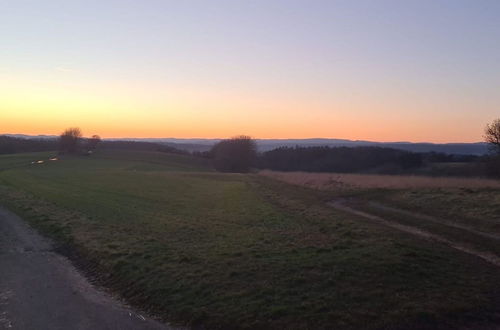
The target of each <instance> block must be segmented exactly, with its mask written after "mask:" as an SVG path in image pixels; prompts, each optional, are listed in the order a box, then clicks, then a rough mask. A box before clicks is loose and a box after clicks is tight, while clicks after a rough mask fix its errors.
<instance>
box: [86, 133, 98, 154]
mask: <svg viewBox="0 0 500 330" xmlns="http://www.w3.org/2000/svg"><path fill="white" fill-rule="evenodd" d="M99 142H101V137H100V136H99V135H92V137H91V138H90V139H88V140H87V151H88V152H92V151H93V150H95V148H96V147H97V145H98V144H99Z"/></svg>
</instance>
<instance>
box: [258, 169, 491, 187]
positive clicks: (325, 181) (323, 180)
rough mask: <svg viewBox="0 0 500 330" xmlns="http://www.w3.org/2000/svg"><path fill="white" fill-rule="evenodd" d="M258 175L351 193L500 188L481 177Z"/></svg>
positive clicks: (266, 173) (303, 173)
mask: <svg viewBox="0 0 500 330" xmlns="http://www.w3.org/2000/svg"><path fill="white" fill-rule="evenodd" d="M259 174H261V175H264V176H267V177H271V178H274V179H278V180H281V181H284V182H287V183H291V184H295V185H300V186H306V187H309V188H315V189H321V190H350V189H355V188H387V189H417V188H500V180H494V179H480V178H455V177H427V176H413V175H375V174H350V173H311V172H276V171H268V170H265V171H261V172H259Z"/></svg>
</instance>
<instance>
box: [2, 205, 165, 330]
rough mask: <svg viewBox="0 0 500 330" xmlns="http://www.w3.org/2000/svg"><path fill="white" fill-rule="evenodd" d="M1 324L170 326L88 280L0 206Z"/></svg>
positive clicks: (96, 328)
mask: <svg viewBox="0 0 500 330" xmlns="http://www.w3.org/2000/svg"><path fill="white" fill-rule="evenodd" d="M0 329H23V330H24V329H26V330H31V329H33V330H43V329H47V330H48V329H50V330H57V329H65V330H66V329H93V330H100V329H120V330H126V329H137V330H142V329H151V330H159V329H163V330H165V329H173V328H171V327H169V326H166V325H164V324H161V323H159V322H157V321H155V320H152V319H148V318H147V317H145V316H142V315H141V314H140V313H138V312H135V311H134V310H132V309H131V308H130V307H127V306H125V305H124V304H123V303H121V302H119V301H117V300H116V299H113V298H112V297H111V296H110V295H109V294H107V293H105V292H102V291H100V290H98V289H96V288H95V287H94V286H92V285H91V284H90V283H89V282H88V281H87V280H86V279H85V277H83V276H82V275H81V274H80V273H79V272H78V271H77V270H76V269H75V267H74V266H73V265H72V264H71V262H70V261H69V260H68V259H66V258H64V257H63V256H61V255H59V254H57V253H56V252H54V251H53V249H52V245H51V243H50V241H49V240H47V239H45V238H43V237H41V236H40V235H39V234H37V233H36V232H35V231H34V230H33V229H31V228H30V227H29V226H28V225H26V224H25V223H24V222H23V220H22V219H20V218H19V217H18V216H16V215H15V214H13V213H11V212H9V211H8V210H6V209H4V208H1V207H0Z"/></svg>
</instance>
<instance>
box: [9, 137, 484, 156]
mask: <svg viewBox="0 0 500 330" xmlns="http://www.w3.org/2000/svg"><path fill="white" fill-rule="evenodd" d="M0 135H5V136H10V137H17V138H25V139H54V138H57V137H58V136H57V135H26V134H0ZM104 140H109V141H142V142H154V143H160V144H167V145H171V146H174V147H176V148H179V149H183V150H187V151H207V150H209V149H210V148H211V147H212V146H213V145H214V144H216V143H217V142H219V141H221V140H222V138H218V139H203V138H172V137H170V138H107V139H104ZM255 141H256V143H257V147H258V150H259V151H261V152H264V151H269V150H272V149H275V148H279V147H295V146H300V147H313V146H314V147H316V146H329V147H360V146H377V147H386V148H394V149H401V150H407V151H413V152H442V153H447V154H457V155H483V154H486V153H487V152H488V147H487V144H486V143H484V142H476V143H428V142H418V143H412V142H404V141H401V142H376V141H360V140H347V139H329V138H310V139H256V140H255Z"/></svg>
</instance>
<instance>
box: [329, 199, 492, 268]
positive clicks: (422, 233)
mask: <svg viewBox="0 0 500 330" xmlns="http://www.w3.org/2000/svg"><path fill="white" fill-rule="evenodd" d="M328 205H330V206H332V207H334V208H336V209H338V210H341V211H344V212H347V213H351V214H355V215H358V216H361V217H363V218H365V219H369V220H371V221H375V222H377V223H380V224H382V225H384V226H388V227H391V228H394V229H397V230H400V231H403V232H406V233H409V234H412V235H416V236H419V237H422V238H425V239H430V240H433V241H437V242H440V243H443V244H446V245H448V246H450V247H452V248H454V249H456V250H459V251H462V252H465V253H468V254H472V255H474V256H476V257H479V258H481V259H483V260H486V261H488V262H489V263H491V264H493V265H495V266H498V267H500V257H498V256H497V255H495V254H493V253H487V252H483V251H478V250H476V249H474V248H471V247H469V246H466V245H464V244H460V243H458V242H454V241H450V240H449V239H447V238H444V237H443V236H440V235H436V234H434V233H431V232H429V231H426V230H422V229H420V228H417V227H413V226H408V225H403V224H400V223H398V222H394V221H389V220H387V219H384V218H382V217H380V216H378V215H375V214H371V213H368V212H365V211H361V210H358V209H356V208H354V207H353V206H352V205H351V204H350V203H349V202H348V201H347V200H344V199H338V200H334V201H331V202H329V203H328ZM377 206H378V207H382V205H381V204H378V205H377ZM384 208H385V210H390V209H393V211H394V210H397V211H398V212H395V211H394V212H395V213H400V215H403V216H405V215H406V216H408V215H410V216H414V217H416V218H419V215H418V214H413V213H411V212H408V211H403V210H399V209H394V208H390V207H385V206H384ZM421 219H422V218H421ZM432 219H433V221H434V220H435V219H434V218H432ZM461 229H464V228H461ZM471 232H472V231H471ZM473 232H474V233H476V231H473ZM492 238H494V239H497V237H492Z"/></svg>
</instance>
